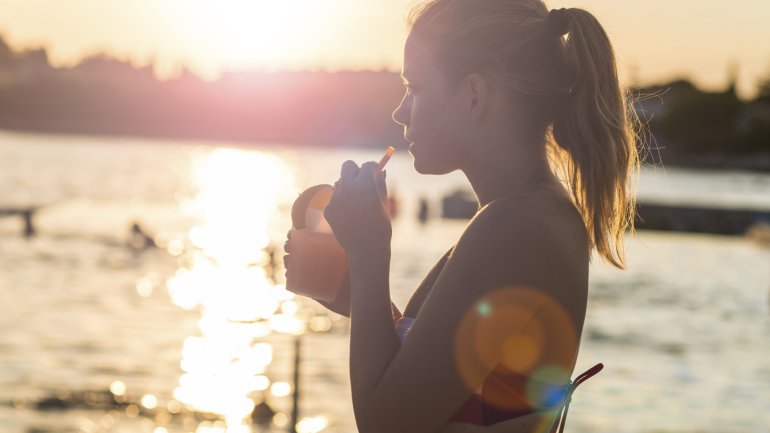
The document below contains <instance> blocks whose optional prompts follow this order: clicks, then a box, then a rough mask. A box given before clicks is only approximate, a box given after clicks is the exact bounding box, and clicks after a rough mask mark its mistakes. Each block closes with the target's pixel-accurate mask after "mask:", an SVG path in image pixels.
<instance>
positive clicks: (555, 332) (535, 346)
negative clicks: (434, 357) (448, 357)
mask: <svg viewBox="0 0 770 433" xmlns="http://www.w3.org/2000/svg"><path fill="white" fill-rule="evenodd" d="M578 344H579V337H578V333H577V331H576V329H575V324H574V322H573V321H572V320H571V318H570V316H569V314H568V313H567V312H566V310H565V309H564V308H563V307H562V305H561V304H560V303H559V302H558V301H557V300H556V299H554V298H553V297H551V296H550V295H548V294H546V293H544V292H543V291H542V290H537V289H533V288H528V287H503V288H500V289H497V290H494V291H492V292H490V293H488V294H487V295H485V296H484V297H483V298H481V299H479V300H478V301H477V302H476V304H475V305H473V306H471V307H470V308H469V309H468V311H467V313H466V314H465V316H464V318H463V320H462V322H461V324H460V327H459V329H458V333H457V339H456V346H455V356H456V360H457V365H458V368H459V372H460V375H461V376H462V377H463V379H464V380H465V382H466V384H467V385H468V388H469V389H476V388H477V387H478V384H479V383H483V390H484V391H483V393H484V397H485V400H486V402H487V403H488V404H491V405H495V406H498V407H500V408H508V409H511V410H519V409H522V408H525V407H528V406H548V405H549V404H548V403H549V402H552V401H553V400H554V399H556V398H558V397H560V396H559V395H557V393H558V391H559V389H560V388H559V387H561V386H563V385H564V384H565V383H568V382H569V375H570V371H571V369H572V367H573V365H574V361H575V358H576V355H577V348H578ZM490 371H493V372H494V373H495V377H494V380H490V379H488V377H487V374H488V373H489V372H490ZM512 394H519V395H520V398H518V399H517V398H512V397H511V395H512Z"/></svg>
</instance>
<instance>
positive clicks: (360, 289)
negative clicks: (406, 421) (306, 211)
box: [348, 250, 400, 428]
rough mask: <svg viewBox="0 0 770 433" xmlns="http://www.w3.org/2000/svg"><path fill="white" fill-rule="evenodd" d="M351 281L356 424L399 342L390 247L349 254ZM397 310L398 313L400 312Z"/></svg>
mask: <svg viewBox="0 0 770 433" xmlns="http://www.w3.org/2000/svg"><path fill="white" fill-rule="evenodd" d="M348 266H349V269H350V283H351V304H352V308H351V330H350V384H351V389H352V396H353V405H354V409H355V415H356V421H357V423H358V424H359V428H361V427H364V426H365V425H366V424H367V421H368V420H370V419H371V416H370V415H369V414H370V413H371V410H376V407H375V406H376V403H375V400H376V396H375V395H374V390H375V389H376V388H377V384H378V383H379V381H380V378H381V377H382V376H383V374H384V373H385V371H386V369H387V368H388V366H389V365H390V362H391V361H392V359H393V358H394V357H395V356H396V353H397V352H398V349H399V346H400V343H399V339H398V334H397V333H396V328H395V326H394V323H393V304H392V302H391V300H390V287H389V271H390V251H389V250H388V251H386V252H382V253H377V254H366V255H352V257H348ZM399 314H400V313H399Z"/></svg>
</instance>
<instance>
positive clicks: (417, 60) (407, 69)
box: [401, 35, 439, 79]
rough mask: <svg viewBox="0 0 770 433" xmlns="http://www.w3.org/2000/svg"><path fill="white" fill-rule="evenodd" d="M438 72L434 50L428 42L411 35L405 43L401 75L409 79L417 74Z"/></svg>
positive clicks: (424, 74) (423, 74)
mask: <svg viewBox="0 0 770 433" xmlns="http://www.w3.org/2000/svg"><path fill="white" fill-rule="evenodd" d="M438 72H439V70H438V68H437V67H436V64H435V62H434V59H433V52H432V50H431V49H430V47H429V46H428V44H427V43H425V42H424V41H423V40H421V39H420V38H417V37H415V36H413V35H410V36H409V37H408V38H407V39H406V43H405V44H404V66H403V69H402V72H401V76H402V77H404V78H407V79H409V78H413V77H415V76H426V75H428V76H429V75H434V74H436V73H438Z"/></svg>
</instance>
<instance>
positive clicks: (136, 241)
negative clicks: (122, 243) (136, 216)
mask: <svg viewBox="0 0 770 433" xmlns="http://www.w3.org/2000/svg"><path fill="white" fill-rule="evenodd" d="M128 246H129V247H130V248H132V249H135V250H146V249H148V248H156V247H157V246H158V244H156V243H155V239H153V237H152V236H150V235H149V234H147V232H145V231H144V229H142V226H140V225H139V223H137V222H134V223H132V224H131V235H130V237H129V239H128Z"/></svg>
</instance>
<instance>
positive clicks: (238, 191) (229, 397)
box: [115, 149, 305, 433]
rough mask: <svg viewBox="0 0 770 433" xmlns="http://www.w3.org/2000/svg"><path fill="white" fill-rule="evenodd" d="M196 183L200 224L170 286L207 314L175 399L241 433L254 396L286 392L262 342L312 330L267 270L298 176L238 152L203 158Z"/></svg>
mask: <svg viewBox="0 0 770 433" xmlns="http://www.w3.org/2000/svg"><path fill="white" fill-rule="evenodd" d="M191 175H192V176H193V178H194V180H195V182H194V183H195V184H196V185H197V190H198V194H197V196H196V198H195V200H194V201H192V202H191V203H189V204H188V205H187V206H185V207H186V209H187V211H189V212H191V213H193V214H194V215H195V216H196V217H197V219H199V220H200V224H199V225H197V226H196V227H194V228H193V229H192V230H190V232H189V235H188V238H189V239H188V240H186V241H184V242H182V241H180V245H178V246H177V247H176V248H177V249H178V251H176V252H177V253H178V254H177V255H178V256H179V258H180V267H179V269H178V271H177V273H176V274H175V275H173V276H172V277H171V278H169V280H168V281H167V282H166V286H167V289H168V293H169V295H171V299H172V301H173V302H174V303H175V304H176V305H178V306H180V307H182V308H185V309H193V308H197V309H199V310H200V312H201V318H200V320H199V321H198V327H199V328H200V335H192V336H189V337H188V338H187V339H186V340H185V341H184V346H183V349H182V359H181V362H180V368H181V370H182V372H183V374H182V376H181V377H180V378H179V387H178V388H177V389H176V390H175V391H174V398H175V399H176V400H178V401H180V402H182V403H183V404H186V405H187V406H189V407H191V408H193V409H196V410H200V411H204V412H213V413H217V414H220V415H223V417H224V418H225V422H226V430H221V431H223V432H224V431H227V432H228V433H233V432H240V431H242V430H243V427H244V424H243V421H244V419H246V418H248V415H249V414H250V413H251V411H252V410H253V409H254V407H255V401H254V400H253V398H252V397H253V395H254V393H259V392H262V391H265V390H267V389H268V388H271V389H277V390H278V392H283V391H285V389H284V388H281V385H277V384H275V383H273V384H271V383H270V381H269V379H268V378H267V377H266V376H265V373H266V370H267V367H268V365H269V364H270V363H271V362H272V357H273V348H272V346H271V345H270V344H268V343H265V342H259V339H260V338H262V337H265V336H267V335H269V334H270V333H272V332H279V333H286V334H300V333H302V332H304V331H305V325H304V322H303V321H302V320H300V318H298V317H297V314H298V306H297V303H296V302H295V301H293V300H292V299H293V298H294V294H293V293H291V292H287V291H286V290H285V288H284V287H283V285H282V284H275V282H274V281H272V280H271V279H270V278H269V277H268V275H267V274H266V271H265V266H266V265H268V264H269V263H268V262H266V249H268V248H269V243H270V239H269V235H268V231H269V229H268V227H269V225H270V223H271V221H272V220H273V219H274V218H276V215H277V209H278V208H279V206H280V205H281V203H285V202H286V201H287V200H289V199H290V198H292V194H293V191H294V189H295V188H294V184H293V177H292V175H291V173H290V170H289V168H288V167H287V166H286V165H285V164H284V163H283V162H282V161H281V160H280V159H279V158H276V157H273V156H270V155H269V154H265V153H262V152H258V151H247V150H238V149H215V150H213V151H211V152H207V153H204V154H202V155H201V156H200V158H199V159H198V160H197V162H196V163H195V164H194V165H193V167H192V173H191ZM138 290H139V289H138ZM277 312H280V313H279V314H276V313H277ZM115 388H116V390H118V391H120V386H119V385H115ZM274 393H275V392H274ZM142 402H143V403H142V404H143V405H145V406H148V405H149V406H154V405H157V401H154V400H152V398H151V397H148V399H147V401H145V400H142Z"/></svg>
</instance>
